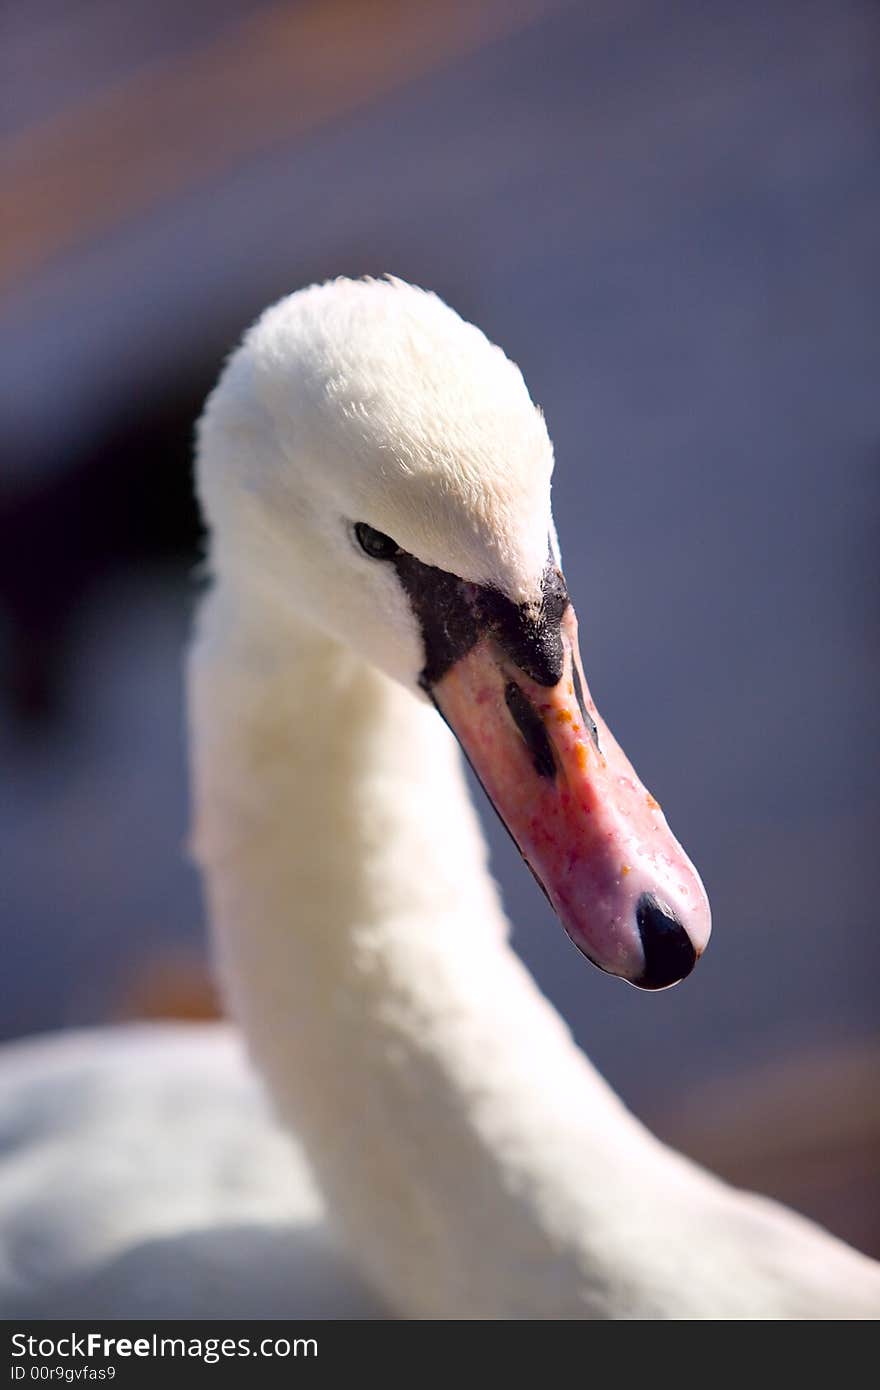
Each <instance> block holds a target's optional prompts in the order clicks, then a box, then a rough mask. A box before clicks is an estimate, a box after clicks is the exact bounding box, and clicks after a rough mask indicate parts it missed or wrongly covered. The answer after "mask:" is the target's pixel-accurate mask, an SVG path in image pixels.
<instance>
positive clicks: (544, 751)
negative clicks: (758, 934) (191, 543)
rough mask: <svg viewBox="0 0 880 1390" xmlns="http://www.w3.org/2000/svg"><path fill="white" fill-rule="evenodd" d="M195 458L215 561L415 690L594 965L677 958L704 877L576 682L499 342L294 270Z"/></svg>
mask: <svg viewBox="0 0 880 1390" xmlns="http://www.w3.org/2000/svg"><path fill="white" fill-rule="evenodd" d="M198 455H199V460H198V483H199V493H200V498H201V501H202V506H203V510H204V513H205V516H206V519H207V521H208V523H209V525H210V527H211V530H212V560H213V564H214V568H215V570H216V571H217V573H218V574H219V575H222V576H223V578H224V580H226V579H228V580H229V581H230V582H231V583H233V584H234V585H237V586H238V587H239V588H241V589H242V590H247V591H249V592H250V593H251V594H253V595H255V596H258V600H259V603H258V606H260V607H261V608H262V610H263V611H264V612H266V613H268V614H276V615H280V614H282V613H283V612H284V611H287V612H295V613H296V614H297V617H298V618H299V619H300V620H302V618H306V619H307V620H308V621H309V622H310V623H312V624H313V625H315V626H316V627H318V628H319V629H321V630H323V631H325V632H326V633H327V634H328V635H330V636H331V637H333V638H334V639H335V640H336V641H338V642H341V643H343V644H344V645H346V646H347V647H349V648H351V649H352V650H353V651H354V652H356V653H357V654H358V655H359V656H361V657H362V658H364V659H366V660H368V661H369V662H371V663H372V664H373V665H375V666H377V667H378V668H379V669H380V670H382V671H384V672H385V673H386V674H387V675H389V676H391V677H392V678H394V679H395V680H397V681H399V682H402V683H403V684H405V685H406V686H408V687H409V688H410V689H411V690H412V691H413V693H414V694H416V695H417V696H419V697H420V698H423V699H424V698H427V699H429V700H431V701H432V702H433V704H434V705H435V706H436V708H437V710H438V711H439V713H440V715H442V717H443V718H444V719H445V720H446V722H447V723H448V724H449V725H450V727H451V728H452V730H453V732H454V733H455V734H456V736H457V737H458V739H459V742H460V743H461V745H462V748H463V750H464V752H465V755H466V756H467V758H468V760H469V761H470V763H471V765H472V766H473V768H474V770H475V772H476V774H477V776H478V777H479V779H480V781H481V782H482V784H483V786H484V787H485V789H486V791H487V793H488V795H489V797H490V799H491V800H492V802H493V804H494V805H495V808H496V810H497V811H498V813H499V815H500V816H501V819H502V820H503V821H504V823H505V825H506V826H507V828H508V829H509V831H510V833H511V834H512V836H513V838H514V840H515V842H516V843H517V845H518V847H519V849H520V851H521V853H522V855H523V857H524V858H525V860H526V862H527V863H528V865H529V867H530V868H531V870H532V872H533V873H534V875H535V877H536V878H537V880H538V882H539V883H540V885H541V887H542V888H543V890H544V892H545V893H546V895H547V897H548V898H549V900H550V902H551V904H552V906H553V907H554V909H555V911H556V912H557V913H558V915H559V917H560V919H561V921H562V923H563V925H564V927H565V929H566V931H567V932H568V934H569V936H570V937H571V939H572V940H573V942H574V943H575V945H577V946H578V948H579V949H580V950H581V951H582V952H583V953H584V954H585V955H587V956H588V957H589V958H590V959H591V960H592V961H593V962H594V963H595V964H597V965H599V966H600V967H601V968H602V969H604V970H606V971H608V972H610V973H612V974H616V975H619V976H622V977H623V978H624V979H627V980H629V981H630V982H631V983H633V984H637V985H640V986H641V987H643V988H650V989H657V988H663V987H665V986H667V985H670V984H674V983H676V982H677V981H678V980H680V979H682V978H683V977H684V976H685V975H687V974H688V973H689V972H690V970H691V969H692V968H693V965H694V963H695V962H696V960H697V958H698V956H699V955H700V954H701V952H702V950H703V949H704V947H705V945H706V942H707V940H708V936H709V929H710V918H709V908H708V903H707V900H706V895H705V892H704V890H703V887H702V884H701V882H700V879H699V877H698V875H697V873H696V870H695V869H694V868H693V866H692V865H691V863H690V861H689V860H688V858H687V856H686V855H685V854H684V851H683V850H682V849H681V847H680V846H679V845H678V843H677V841H676V840H675V839H674V837H673V836H672V834H671V832H670V830H669V828H668V826H667V824H666V821H665V819H664V817H663V815H662V812H661V810H660V808H659V806H658V804H657V802H656V801H655V800H654V798H653V797H652V796H651V795H650V794H649V793H648V792H647V791H646V790H645V788H644V787H643V786H642V784H641V783H640V782H639V780H638V778H637V777H636V774H635V772H634V771H633V769H632V767H631V765H630V764H629V762H628V761H627V759H626V757H625V755H624V754H623V752H622V750H621V749H620V748H619V746H618V745H617V743H616V742H615V740H614V738H613V736H612V735H611V733H610V731H609V729H608V728H607V726H606V725H605V723H604V721H603V720H602V718H601V716H600V715H599V713H598V711H597V710H596V707H595V705H594V703H593V701H592V698H591V696H590V692H589V687H588V685H587V682H586V679H585V676H584V672H583V667H582V665H581V660H580V654H579V650H578V641H577V622H576V619H575V615H574V609H573V607H572V604H571V601H570V598H569V595H568V592H567V589H566V585H565V580H564V577H563V574H562V570H561V561H560V555H559V547H558V543H557V539H556V533H555V530H554V525H553V518H552V513H551V507H550V481H551V474H552V470H553V449H552V445H551V443H550V439H549V435H548V433H547V429H546V425H545V423H544V419H543V416H542V414H541V413H540V411H539V410H538V409H537V408H536V407H535V405H534V404H533V402H532V400H531V398H530V396H529V393H528V390H527V388H526V385H525V382H524V381H523V378H522V375H521V373H520V371H519V369H518V368H517V367H516V366H515V365H514V364H513V363H512V362H511V361H510V360H509V359H508V358H507V357H506V356H505V355H504V353H503V352H502V351H501V349H500V348H498V347H495V346H493V345H492V344H491V343H490V342H489V341H488V339H487V338H486V337H485V336H484V335H483V334H482V333H481V332H480V330H479V329H477V328H475V327H474V326H473V325H471V324H468V323H466V322H464V321H463V320H462V319H461V318H459V316H458V315H457V314H456V313H454V311H453V310H451V309H450V308H448V307H447V306H446V305H445V304H444V303H443V302H442V301H441V300H440V299H438V298H437V297H436V296H435V295H433V294H429V293H426V292H424V291H422V290H418V289H415V288H413V287H411V286H409V285H406V284H404V283H403V282H401V281H398V280H386V281H349V280H337V281H334V282H331V283H328V284H325V285H318V286H312V287H310V288H309V289H306V290H301V291H299V292H298V293H296V294H293V295H290V296H288V298H286V299H284V300H282V301H281V302H280V303H279V304H276V305H274V306H273V307H272V308H271V309H269V310H267V311H266V313H265V314H264V315H263V316H262V317H261V318H260V319H259V320H258V322H257V323H256V324H255V325H254V327H253V328H251V330H250V331H249V332H248V334H247V335H246V336H245V339H244V341H243V343H242V345H241V346H240V347H239V349H238V350H237V351H236V352H235V353H234V354H233V356H232V358H231V359H230V361H229V362H228V363H227V366H226V368H225V370H224V373H223V374H222V376H221V378H220V382H219V383H218V386H217V387H216V389H215V391H214V392H213V394H212V396H211V397H210V399H209V401H208V404H207V406H206V409H205V412H204V415H203V417H202V420H201V422H200V425H199V449H198ZM279 631H283V627H281V626H279Z"/></svg>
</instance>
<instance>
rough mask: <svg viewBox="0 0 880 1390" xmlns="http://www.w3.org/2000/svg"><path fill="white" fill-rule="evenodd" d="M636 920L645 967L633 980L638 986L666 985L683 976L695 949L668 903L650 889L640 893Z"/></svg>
mask: <svg viewBox="0 0 880 1390" xmlns="http://www.w3.org/2000/svg"><path fill="white" fill-rule="evenodd" d="M636 922H637V924H638V928H639V936H640V937H641V938H642V949H643V951H644V953H645V969H644V971H643V973H642V974H641V975H640V976H639V978H638V979H637V980H633V982H632V983H633V984H634V985H638V987H639V989H666V988H668V986H669V985H675V984H678V982H679V980H684V979H686V977H687V976H688V975H689V974H690V973H691V971H692V970H693V968H694V966H695V965H696V963H697V953H696V951H695V950H694V947H693V944H692V943H691V939H690V937H689V936H688V934H687V932H686V931H685V929H684V927H683V926H682V924H681V922H679V920H678V918H677V917H676V916H675V914H674V912H672V910H671V909H670V908H669V907H668V905H667V904H666V903H661V902H660V900H659V898H656V897H655V896H654V894H653V893H643V894H642V896H641V897H640V898H639V902H638V907H637V908H636Z"/></svg>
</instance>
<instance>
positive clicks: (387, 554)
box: [354, 521, 400, 560]
mask: <svg viewBox="0 0 880 1390" xmlns="http://www.w3.org/2000/svg"><path fill="white" fill-rule="evenodd" d="M354 533H355V535H356V536H357V539H358V545H359V546H360V548H361V550H363V551H365V552H366V553H367V555H369V557H370V559H371V560H393V559H394V557H395V555H397V554H399V552H400V546H399V545H398V544H397V541H393V540H392V539H391V537H390V536H386V535H385V534H384V533H383V532H382V531H376V530H374V529H373V527H372V526H368V525H367V523H366V522H365V521H356V522H355V524H354Z"/></svg>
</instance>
